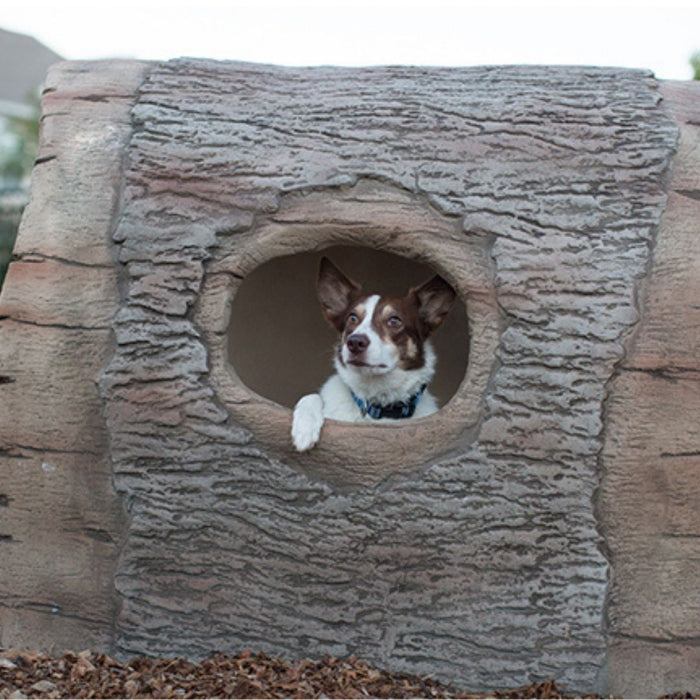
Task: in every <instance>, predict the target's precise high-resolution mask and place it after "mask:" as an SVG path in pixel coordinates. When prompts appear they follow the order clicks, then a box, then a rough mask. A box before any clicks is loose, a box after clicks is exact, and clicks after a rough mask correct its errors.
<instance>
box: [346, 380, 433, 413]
mask: <svg viewBox="0 0 700 700" xmlns="http://www.w3.org/2000/svg"><path fill="white" fill-rule="evenodd" d="M426 387H427V384H423V386H422V387H421V388H420V389H419V390H418V391H417V392H416V393H415V394H413V396H411V398H409V399H408V401H397V402H396V403H390V404H388V405H386V406H382V405H381V404H377V403H369V402H367V401H363V400H362V399H361V398H360V397H359V396H358V395H357V394H356V393H355V392H354V391H353V392H352V398H353V399H355V403H356V404H357V405H358V406H359V407H360V410H361V411H362V415H363V416H369V417H370V418H374V419H375V420H379V419H380V418H394V419H398V418H410V417H411V416H412V415H413V414H414V413H415V411H416V406H417V405H418V402H419V401H420V397H421V396H423V392H424V391H425V389H426Z"/></svg>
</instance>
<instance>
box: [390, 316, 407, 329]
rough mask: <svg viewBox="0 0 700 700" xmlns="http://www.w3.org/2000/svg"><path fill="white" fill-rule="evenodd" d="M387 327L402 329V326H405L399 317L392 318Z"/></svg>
mask: <svg viewBox="0 0 700 700" xmlns="http://www.w3.org/2000/svg"><path fill="white" fill-rule="evenodd" d="M386 325H387V326H389V328H401V326H403V321H402V320H401V319H400V318H399V317H398V316H390V317H389V320H388V321H387V322H386Z"/></svg>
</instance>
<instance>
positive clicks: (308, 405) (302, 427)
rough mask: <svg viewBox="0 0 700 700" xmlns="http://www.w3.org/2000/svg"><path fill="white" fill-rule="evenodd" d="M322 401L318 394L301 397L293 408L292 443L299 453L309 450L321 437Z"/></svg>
mask: <svg viewBox="0 0 700 700" xmlns="http://www.w3.org/2000/svg"><path fill="white" fill-rule="evenodd" d="M322 427H323V400H322V399H321V397H320V396H319V395H318V394H309V395H308V396H303V397H302V398H300V399H299V401H297V405H296V406H295V407H294V416H293V418H292V442H293V443H294V447H296V449H297V450H298V451H299V452H305V451H306V450H310V449H311V448H312V447H313V446H314V445H315V444H316V443H317V442H318V438H319V436H320V435H321V428H322Z"/></svg>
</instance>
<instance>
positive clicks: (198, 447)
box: [0, 60, 700, 695]
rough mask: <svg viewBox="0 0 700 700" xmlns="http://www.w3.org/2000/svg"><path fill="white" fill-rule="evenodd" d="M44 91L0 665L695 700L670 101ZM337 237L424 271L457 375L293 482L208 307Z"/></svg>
mask: <svg viewBox="0 0 700 700" xmlns="http://www.w3.org/2000/svg"><path fill="white" fill-rule="evenodd" d="M48 84H49V92H48V93H47V95H46V96H45V99H44V114H45V117H44V124H43V131H42V151H41V153H40V158H39V165H38V167H37V171H36V178H35V185H34V192H33V199H32V203H31V204H30V205H29V208H28V209H27V213H26V215H25V218H24V221H23V225H22V231H21V234H20V237H19V240H18V244H17V248H16V251H15V253H16V254H17V255H18V256H19V259H18V260H17V261H16V262H15V263H13V267H12V268H11V271H10V274H9V275H8V285H7V286H6V287H5V289H4V291H3V295H2V298H0V316H2V317H3V318H2V319H0V363H1V364H0V368H1V369H0V465H1V466H2V469H3V475H4V476H5V475H7V478H6V479H5V480H4V488H3V489H0V535H1V534H5V535H6V537H3V538H2V539H0V548H1V549H2V553H3V555H5V556H4V558H3V561H8V562H10V565H9V567H8V568H6V569H5V570H4V572H3V576H2V577H1V578H0V590H1V591H2V605H1V606H0V630H1V634H2V642H1V643H2V644H3V645H4V646H10V645H25V646H37V645H38V646H42V647H49V646H51V645H52V644H53V645H55V646H56V647H57V648H58V647H62V648H66V647H68V646H72V645H77V643H78V642H77V640H81V639H82V640H83V642H84V643H86V644H87V643H94V644H95V645H96V646H98V647H100V648H102V649H106V650H108V651H110V652H111V653H115V654H119V655H123V656H128V655H131V654H135V653H147V654H151V655H179V654H185V655H189V656H204V655H206V654H208V653H209V652H211V651H212V650H215V649H217V650H223V651H231V652H238V651H240V650H241V649H244V648H252V649H255V650H260V651H264V652H269V653H272V654H275V655H282V656H287V657H300V656H312V657H314V656H320V655H322V654H326V653H329V654H333V655H336V656H344V655H348V654H357V655H359V656H361V657H363V658H365V659H367V660H369V661H371V662H372V663H375V664H381V665H383V666H386V667H390V668H392V669H397V670H407V671H411V672H419V673H427V674H434V675H436V676H438V677H439V678H441V679H442V680H445V681H450V680H452V681H455V682H457V683H458V684H459V685H460V686H463V687H470V688H473V689H479V688H481V689H489V688H491V689H493V688H496V687H503V686H506V685H520V684H524V683H528V682H530V681H532V680H537V679H546V678H550V677H555V678H556V679H557V682H558V683H563V684H565V685H566V687H567V690H568V691H571V692H592V691H595V690H601V689H605V690H608V691H610V690H614V691H615V692H618V693H621V694H627V695H630V694H635V693H637V694H638V693H639V692H641V691H646V690H647V689H648V688H650V687H652V686H651V685H649V682H650V681H649V679H650V678H652V677H653V674H654V673H655V672H658V673H657V674H656V676H655V678H656V679H657V681H658V682H657V681H655V682H657V684H658V685H659V692H670V691H671V690H673V688H670V687H668V686H666V685H664V684H665V683H666V681H667V680H669V681H670V679H672V678H673V677H674V676H673V674H674V672H675V673H676V674H678V675H677V677H678V678H680V679H683V680H684V682H687V683H688V685H689V686H692V685H693V683H695V685H697V683H696V681H697V671H696V669H697V664H695V663H694V660H695V659H696V653H695V652H694V649H696V648H697V639H696V634H695V632H694V629H697V625H696V617H697V609H696V606H695V604H694V602H693V600H694V597H693V596H694V592H695V591H694V588H693V584H694V581H695V580H696V579H697V573H698V570H697V561H698V559H697V553H696V551H695V549H696V547H695V542H696V540H697V527H696V524H695V520H694V518H693V514H694V513H695V512H696V511H697V503H696V500H697V499H695V497H694V495H695V494H696V493H697V492H698V484H697V468H696V464H697V462H696V459H697V447H696V443H695V442H694V441H695V438H696V435H697V428H696V426H694V423H692V416H693V415H696V414H697V410H696V406H695V397H696V395H697V393H696V392H695V391H694V388H695V384H696V383H697V382H696V377H695V374H696V372H697V364H696V362H697V355H696V353H695V351H694V348H695V345H694V343H695V340H696V339H694V338H695V336H694V335H693V333H694V330H693V329H696V328H697V325H698V324H697V319H696V318H695V315H696V312H697V305H696V303H695V302H694V301H693V299H694V289H695V287H694V285H696V280H695V275H694V273H695V271H696V270H697V267H696V259H695V258H696V256H695V252H694V251H695V247H694V246H695V243H694V241H695V238H697V237H696V236H695V235H694V234H695V229H696V225H695V223H694V222H695V221H697V220H698V217H697V216H696V215H695V214H696V212H695V203H697V198H696V196H695V194H694V193H695V192H696V191H697V190H698V189H700V188H699V187H698V185H697V172H698V167H697V162H696V159H697V152H698V150H697V91H696V90H695V89H694V88H691V89H689V88H687V87H686V86H680V85H670V86H669V85H667V86H662V88H659V85H658V83H657V82H656V81H655V80H654V79H653V78H652V76H651V75H650V74H648V73H647V72H644V71H625V70H614V69H596V68H535V67H530V68H499V67H494V68H479V69H422V68H376V69H363V70H359V69H340V68H317V69H295V68H275V67H270V66H255V65H247V64H238V63H216V62H211V61H195V60H179V61H171V62H168V63H153V64H139V63H129V62H107V63H97V64H64V65H62V66H60V67H59V68H57V69H56V70H55V71H54V73H52V75H51V76H50V79H49V83H48ZM679 125H680V130H679ZM677 147H678V149H679V150H678V152H677V154H676V148H677ZM669 166H670V167H669ZM340 244H354V245H365V246H369V247H376V248H379V249H382V250H386V251H390V252H394V253H396V254H400V255H404V256H409V257H415V258H417V259H419V260H421V261H422V262H425V263H428V264H430V265H432V266H434V267H435V268H436V269H437V270H438V271H440V272H441V273H442V274H444V275H445V276H446V278H447V279H449V280H450V281H451V282H452V283H453V284H454V285H455V286H456V287H457V288H458V290H459V293H460V296H461V297H462V298H463V300H464V302H465V304H466V307H467V313H468V316H469V323H470V332H471V341H470V364H469V368H468V370H467V376H466V379H465V382H464V383H463V384H462V386H461V388H460V389H459V390H458V392H457V394H456V395H455V397H454V398H453V399H452V401H451V402H450V404H449V405H448V406H447V407H446V408H445V409H444V410H443V411H442V412H441V413H440V414H438V416H437V417H436V418H435V420H433V421H432V422H431V421H426V422H422V423H420V422H417V423H415V424H413V425H412V426H411V425H406V426H403V427H402V428H401V429H400V430H398V431H391V430H390V429H379V428H377V429H374V430H373V429H371V428H369V429H362V428H358V427H352V426H346V425H345V426H344V425H343V424H341V423H337V422H336V423H334V424H329V425H328V426H327V427H326V428H324V438H323V445H322V447H321V449H319V450H318V452H317V453H315V454H314V455H311V456H309V457H308V459H305V458H303V457H300V456H299V455H297V454H295V453H293V452H292V450H291V445H289V444H288V443H287V441H286V434H287V431H288V428H289V423H290V420H291V415H290V412H289V410H288V409H286V408H284V407H282V406H278V405H276V404H274V403H272V402H270V401H269V400H265V399H264V398H262V397H259V396H257V395H255V394H254V393H253V392H251V391H250V390H249V389H247V387H245V386H244V385H243V384H242V382H241V381H240V380H239V379H238V378H237V376H236V374H235V368H230V367H228V366H227V363H226V362H227V361H226V357H227V353H226V334H227V328H228V324H229V323H235V322H236V319H235V315H232V314H231V300H232V296H233V294H235V292H236V290H237V289H238V286H239V285H240V284H241V280H242V279H244V278H245V276H246V275H247V274H249V273H250V272H251V271H252V270H253V269H254V268H255V267H256V265H258V264H261V263H262V262H264V261H265V260H268V259H270V258H271V257H276V256H279V255H285V254H291V253H294V252H299V251H302V250H320V249H323V248H324V247H326V246H330V245H340ZM313 311H314V312H315V311H316V310H315V309H314V310H313ZM20 351H21V352H20ZM313 389H314V387H309V390H310V391H311V390H313ZM37 511H40V512H41V513H42V514H43V515H42V519H41V522H40V523H35V522H34V521H35V519H36V515H35V514H36V512H37ZM44 514H45V515H44ZM54 553H57V556H56V557H54V556H53V555H54ZM610 580H612V585H611V586H610V585H609V581H610ZM647 584H648V585H647ZM695 597H696V596H695ZM606 625H607V626H606ZM630 668H633V669H634V671H630ZM661 685H664V687H663V688H662V687H661ZM654 687H656V686H654Z"/></svg>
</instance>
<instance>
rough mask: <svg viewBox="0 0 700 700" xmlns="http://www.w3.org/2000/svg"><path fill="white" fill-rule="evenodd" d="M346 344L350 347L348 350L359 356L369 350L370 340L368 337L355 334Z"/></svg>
mask: <svg viewBox="0 0 700 700" xmlns="http://www.w3.org/2000/svg"><path fill="white" fill-rule="evenodd" d="M345 342H346V344H347V346H348V350H349V351H350V352H351V353H352V354H353V355H359V354H360V353H362V352H364V351H365V350H367V347H368V345H369V338H368V337H367V336H366V335H363V334H362V333H353V334H352V335H351V336H350V337H349V338H348V339H347V341H345Z"/></svg>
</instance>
